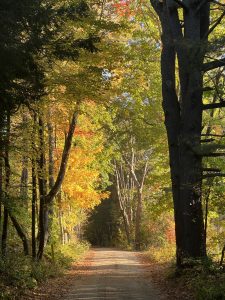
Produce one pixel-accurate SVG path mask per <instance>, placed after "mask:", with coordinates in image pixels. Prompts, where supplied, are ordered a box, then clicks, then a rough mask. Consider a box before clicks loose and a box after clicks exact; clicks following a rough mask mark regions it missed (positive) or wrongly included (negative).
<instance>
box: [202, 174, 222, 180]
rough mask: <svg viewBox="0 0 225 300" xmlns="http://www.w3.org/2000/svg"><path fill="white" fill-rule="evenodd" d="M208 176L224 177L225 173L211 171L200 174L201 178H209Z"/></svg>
mask: <svg viewBox="0 0 225 300" xmlns="http://www.w3.org/2000/svg"><path fill="white" fill-rule="evenodd" d="M210 177H225V173H211V174H205V175H203V176H202V179H206V178H210Z"/></svg>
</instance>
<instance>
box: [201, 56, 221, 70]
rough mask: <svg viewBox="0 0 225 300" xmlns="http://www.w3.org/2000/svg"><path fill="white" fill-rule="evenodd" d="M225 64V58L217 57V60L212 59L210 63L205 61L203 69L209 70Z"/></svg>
mask: <svg viewBox="0 0 225 300" xmlns="http://www.w3.org/2000/svg"><path fill="white" fill-rule="evenodd" d="M224 66H225V58H222V59H216V60H213V61H210V62H208V63H204V64H203V66H202V71H203V72H207V71H211V70H213V69H216V68H220V67H224Z"/></svg>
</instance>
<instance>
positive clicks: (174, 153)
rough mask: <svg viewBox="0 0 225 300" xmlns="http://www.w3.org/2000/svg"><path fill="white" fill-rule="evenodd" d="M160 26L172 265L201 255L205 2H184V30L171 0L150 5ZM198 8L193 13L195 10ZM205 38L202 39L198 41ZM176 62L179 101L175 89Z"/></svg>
mask: <svg viewBox="0 0 225 300" xmlns="http://www.w3.org/2000/svg"><path fill="white" fill-rule="evenodd" d="M151 3H152V5H153V7H154V9H155V10H156V12H157V14H158V15H159V18H160V21H161V25H162V44H163V47H162V55H161V74H162V95H163V109H164V113H165V125H166V129H167V136H168V146H169V156H170V170H171V180H172V191H173V200H174V215H175V230H176V243H177V264H178V265H181V264H182V262H183V260H184V259H185V258H189V257H193V258H197V257H203V256H205V255H206V245H205V241H204V223H203V213H202V202H201V200H202V199H201V196H202V156H201V153H200V151H198V149H200V147H201V144H200V141H201V126H202V91H203V78H202V65H203V58H204V53H205V43H206V40H205V37H206V33H207V30H208V27H209V9H208V8H209V4H208V3H207V2H205V3H204V4H203V5H202V6H201V8H198V1H197V2H195V3H194V2H193V1H192V0H189V1H186V2H185V4H183V5H182V3H181V5H182V7H183V11H184V31H182V26H181V22H180V20H179V16H178V5H177V3H176V2H175V1H174V2H173V1H170V2H169V1H163V3H161V2H159V1H154V0H152V1H151ZM197 9H198V11H197ZM203 38H204V39H203ZM176 55H177V58H178V69H179V79H180V90H181V93H180V95H179V96H180V97H179V100H178V96H177V93H176V89H175V75H176V72H175V61H176Z"/></svg>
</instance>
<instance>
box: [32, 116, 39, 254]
mask: <svg viewBox="0 0 225 300" xmlns="http://www.w3.org/2000/svg"><path fill="white" fill-rule="evenodd" d="M36 131H37V114H36V112H34V116H33V132H32V143H31V146H32V162H31V163H32V171H31V172H32V202H31V241H32V257H33V259H36V212H37V211H38V210H37V209H36V208H37V157H36V150H37V149H36Z"/></svg>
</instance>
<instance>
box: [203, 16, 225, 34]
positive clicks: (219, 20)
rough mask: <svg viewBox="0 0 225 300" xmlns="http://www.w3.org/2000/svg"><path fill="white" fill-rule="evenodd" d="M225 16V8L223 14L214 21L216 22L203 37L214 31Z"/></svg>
mask: <svg viewBox="0 0 225 300" xmlns="http://www.w3.org/2000/svg"><path fill="white" fill-rule="evenodd" d="M224 16H225V10H224V11H223V12H222V14H221V16H220V17H219V18H218V19H217V20H216V21H215V22H214V24H213V25H212V26H211V27H210V28H209V31H208V32H207V33H206V35H205V36H204V38H203V39H206V38H207V37H208V36H209V35H210V33H212V32H213V30H214V29H215V28H216V27H217V26H218V25H219V24H220V22H221V21H222V19H223V17H224Z"/></svg>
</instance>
